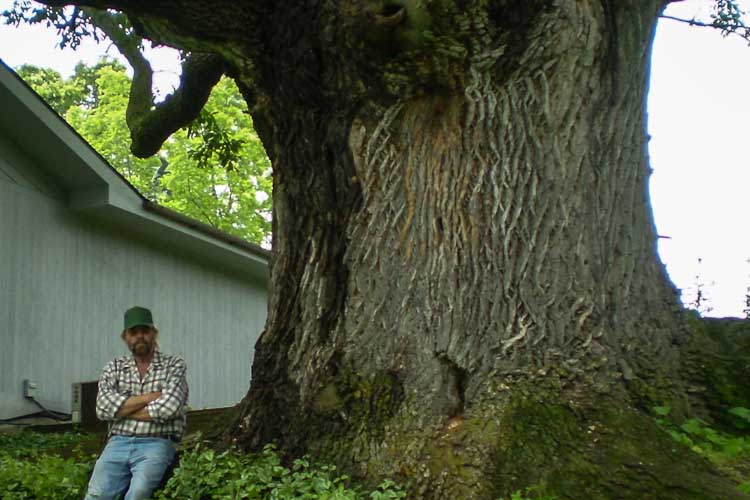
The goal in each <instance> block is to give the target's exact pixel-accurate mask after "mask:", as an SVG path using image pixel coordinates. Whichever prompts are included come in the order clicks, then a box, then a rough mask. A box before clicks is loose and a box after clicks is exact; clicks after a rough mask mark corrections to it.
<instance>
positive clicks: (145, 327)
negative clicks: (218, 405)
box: [85, 307, 188, 500]
mask: <svg viewBox="0 0 750 500" xmlns="http://www.w3.org/2000/svg"><path fill="white" fill-rule="evenodd" d="M158 335H159V331H158V330H157V329H156V328H155V327H154V322H153V319H152V316H151V311H149V310H148V309H146V308H143V307H133V308H131V309H128V310H127V311H126V312H125V329H124V330H123V331H122V334H121V337H122V339H123V340H124V341H125V343H126V344H127V346H128V349H130V352H131V353H132V356H122V357H119V358H115V359H113V360H112V361H110V362H109V363H107V366H105V367H104V370H103V371H102V376H101V378H100V379H99V395H98V396H97V398H96V415H97V417H99V419H100V420H106V421H108V422H109V439H108V441H107V445H106V447H105V448H104V451H103V452H102V454H101V456H100V457H99V460H97V462H96V466H95V467H94V472H93V474H92V475H91V480H90V481H89V487H88V493H87V494H86V499H85V500H111V499H115V498H119V497H120V495H122V493H125V499H124V500H141V499H145V498H149V497H150V496H151V493H152V492H153V491H154V489H156V487H157V486H158V485H159V483H160V482H161V479H162V476H163V475H164V471H165V470H166V469H167V467H168V466H169V464H170V463H171V462H172V459H173V458H174V454H175V444H176V443H178V442H179V441H180V439H181V438H182V435H183V433H184V430H185V413H186V405H187V398H188V385H187V380H186V379H185V372H186V367H185V361H183V360H182V358H179V357H177V356H170V355H168V354H163V353H161V352H159V350H158V343H157V337H158Z"/></svg>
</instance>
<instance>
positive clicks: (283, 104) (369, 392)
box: [35, 0, 741, 499]
mask: <svg viewBox="0 0 750 500" xmlns="http://www.w3.org/2000/svg"><path fill="white" fill-rule="evenodd" d="M45 3H46V4H48V5H52V6H59V5H61V4H63V3H66V2H57V1H54V0H49V1H47V2H45ZM73 3H77V4H79V5H83V6H86V8H84V9H83V10H68V11H62V10H59V9H57V8H56V7H53V8H49V9H44V10H42V11H39V12H37V13H36V14H35V15H36V19H41V18H43V19H47V20H50V21H51V22H53V23H56V24H58V25H59V26H61V27H62V28H63V29H65V30H66V31H65V32H66V33H70V31H69V30H71V29H72V30H73V32H74V33H75V29H74V28H72V26H76V25H78V24H79V23H78V22H77V21H80V20H81V19H82V17H81V16H83V18H84V20H86V21H91V22H94V23H95V24H96V25H97V26H98V27H99V28H100V29H102V30H103V31H106V32H107V33H108V36H111V38H113V39H114V40H115V41H116V42H117V44H118V46H119V47H121V50H124V51H125V53H129V54H130V55H129V60H130V61H131V64H133V65H134V79H133V86H132V88H131V93H130V101H129V105H128V113H127V121H128V124H129V128H130V130H131V137H132V146H131V149H132V150H133V151H134V152H136V153H137V154H138V155H141V156H148V155H149V154H153V153H154V152H155V151H156V150H158V147H159V145H160V144H161V143H162V142H163V141H164V140H166V138H167V137H169V135H170V134H171V133H173V132H174V131H176V130H178V129H179V128H180V127H181V126H183V125H184V124H185V123H188V122H189V121H191V120H192V119H194V118H195V117H196V116H197V115H198V113H199V112H200V108H201V107H202V106H203V104H204V102H205V97H206V96H207V94H208V90H209V89H210V88H212V87H213V86H214V85H215V84H216V82H217V81H218V80H219V78H220V75H221V74H224V73H226V74H228V75H229V76H231V77H232V78H234V79H235V81H236V82H237V83H238V87H239V89H240V91H241V93H242V95H243V96H244V98H245V100H246V102H247V103H248V107H249V109H250V112H251V114H252V116H253V119H254V122H255V124H256V126H257V130H258V133H259V135H260V137H261V138H262V140H263V142H264V144H265V146H266V150H267V151H268V153H269V156H270V158H271V160H272V163H273V169H274V202H273V203H274V209H273V210H274V212H273V214H274V232H273V248H274V252H275V258H274V265H273V270H272V278H271V297H270V304H269V316H268V322H267V326H266V330H265V332H264V333H263V335H262V337H261V338H260V340H259V342H258V344H257V346H256V355H255V358H254V359H255V361H254V366H253V380H252V386H251V388H250V391H249V393H248V395H247V397H246V398H245V399H244V400H243V402H242V403H241V405H240V408H239V416H238V418H237V420H236V421H235V422H234V423H233V424H232V425H231V426H230V429H229V430H228V431H227V435H226V437H227V440H229V441H231V442H234V443H236V444H238V445H240V446H242V447H244V448H247V449H257V448H259V447H260V446H262V445H263V444H264V443H266V442H269V441H277V442H278V443H279V445H280V447H281V450H282V451H283V452H285V453H286V454H287V455H290V456H293V455H298V454H302V453H305V452H313V453H316V454H318V455H319V456H323V457H325V458H328V459H333V460H336V461H337V462H338V463H339V464H340V465H342V466H343V467H346V468H347V469H348V470H349V471H351V472H353V473H354V474H357V475H358V476H361V477H364V478H367V479H369V480H377V478H378V477H380V476H383V475H395V476H398V477H400V478H401V479H402V480H403V481H405V482H406V484H407V485H408V487H409V489H410V491H411V493H412V495H413V496H415V497H423V498H494V497H496V496H498V495H507V494H508V493H509V492H510V491H513V490H515V489H517V488H519V487H522V486H525V485H528V484H530V483H539V484H540V485H542V487H543V488H544V489H545V490H546V491H550V492H554V493H556V494H558V495H559V496H560V497H563V498H589V497H590V498H638V499H640V498H644V497H650V498H735V497H736V498H741V494H740V493H739V492H738V491H736V490H735V489H734V488H733V485H732V484H730V482H729V481H727V480H726V479H724V478H722V477H720V476H719V475H718V474H717V472H716V471H715V470H712V469H711V468H710V467H709V466H708V465H707V464H706V463H705V462H704V461H703V460H701V459H699V458H697V457H695V456H694V455H692V454H691V453H690V452H689V451H688V450H681V451H680V452H679V453H673V452H672V450H674V449H675V446H674V444H673V443H672V441H671V440H670V439H671V438H669V436H667V435H666V434H665V433H664V432H662V431H661V430H659V429H658V428H656V427H655V424H654V423H653V420H652V419H651V417H650V416H648V415H647V413H646V412H645V411H644V410H646V409H647V408H648V407H650V406H652V405H654V404H656V403H660V404H667V405H669V406H670V407H672V408H674V409H675V412H676V413H684V412H686V411H688V410H689V409H690V407H689V405H688V399H687V397H686V392H685V390H684V389H683V387H684V384H683V377H682V373H683V372H682V368H683V363H682V361H684V359H683V357H682V354H681V351H680V348H679V346H681V345H684V344H686V343H688V342H689V341H690V339H691V336H690V334H689V331H688V329H687V327H686V324H685V322H684V321H683V320H682V316H681V315H680V307H679V305H678V301H677V296H676V292H675V290H674V288H673V287H672V286H671V284H670V282H669V280H668V279H667V277H666V274H665V271H664V269H663V266H662V265H661V263H660V262H659V260H658V258H657V256H656V234H655V232H654V227H653V222H652V219H651V213H650V208H649V204H648V195H647V180H648V176H649V173H650V169H649V166H648V159H647V155H646V135H645V121H646V117H645V111H644V109H645V106H644V100H645V96H646V82H647V76H648V64H649V51H650V47H651V43H652V38H653V32H654V27H655V23H656V20H657V18H658V16H659V13H660V12H661V11H662V9H663V7H664V6H665V5H666V3H667V2H666V1H664V0H618V1H616V2H615V1H611V0H599V1H595V0H592V1H579V0H530V1H526V2H509V1H505V0H494V1H493V0H468V1H451V0H445V1H432V2H417V1H411V0H397V1H383V2H380V1H371V0H362V1H337V0H319V1H315V0H313V1H309V2H292V3H289V2H283V3H282V2H272V1H264V0H255V1H253V2H246V3H240V4H238V3H236V2H226V1H216V2H212V3H211V4H210V7H207V4H205V3H204V2H194V1H190V0H185V1H183V2H179V3H176V2H172V1H166V0H165V1H157V0H153V1H151V2H147V3H144V2H135V1H130V0H115V1H108V2H101V1H98V0H80V1H78V2H73ZM723 4H726V2H718V3H717V5H723ZM90 7H98V8H101V9H104V8H107V9H115V10H117V11H122V12H124V13H126V15H127V17H128V22H127V23H126V22H125V20H124V19H123V17H122V15H121V14H116V13H114V12H113V11H106V12H105V11H94V10H91V9H90ZM84 24H85V23H84ZM113 25H116V27H117V29H112V26H113ZM130 26H133V27H134V28H131V27H130ZM83 29H84V30H86V29H89V30H90V28H83ZM133 32H137V34H138V35H139V36H147V37H149V38H151V39H152V40H155V41H157V42H159V43H167V44H170V45H173V46H177V47H180V48H182V49H185V50H187V51H190V53H189V55H188V56H187V57H186V58H185V64H184V70H183V78H182V83H181V86H180V88H179V89H177V91H176V92H175V94H174V95H173V96H171V97H170V98H168V99H167V100H165V101H164V103H163V104H158V103H155V102H154V101H153V98H152V97H151V95H150V67H149V66H148V64H147V62H144V60H142V57H139V55H138V54H137V53H135V51H134V50H133V47H134V45H133V43H132V41H131V42H128V39H126V37H125V35H130V34H132V33H133Z"/></svg>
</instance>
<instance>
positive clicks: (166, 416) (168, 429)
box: [96, 351, 188, 440]
mask: <svg viewBox="0 0 750 500" xmlns="http://www.w3.org/2000/svg"><path fill="white" fill-rule="evenodd" d="M186 369H187V368H186V365H185V361H184V360H183V359H182V358H180V357H178V356H170V355H169V354H162V353H160V352H159V351H156V352H155V353H154V357H153V359H152V360H151V365H149V367H148V371H146V375H145V376H144V378H143V380H141V377H140V374H139V373H138V366H137V365H136V364H135V359H134V358H133V356H122V357H119V358H115V359H113V360H112V361H110V362H109V363H107V365H106V366H105V367H104V370H102V376H101V378H100V379H99V394H98V395H97V397H96V416H97V417H98V418H99V419H100V420H105V421H107V422H109V434H110V435H113V434H116V435H124V436H151V437H170V438H174V439H178V440H179V439H181V438H182V435H183V434H184V432H185V415H186V413H187V399H188V385H187V379H186V378H185V374H186ZM154 391H161V397H160V398H159V399H157V400H155V401H152V402H150V403H149V404H148V405H146V410H147V411H148V414H149V415H150V416H151V420H150V421H144V420H135V419H132V418H127V417H125V418H119V417H117V416H116V414H117V411H118V410H119V409H120V407H121V406H122V404H123V403H124V402H125V401H126V400H127V399H128V398H129V397H131V396H140V395H141V394H147V393H149V392H154Z"/></svg>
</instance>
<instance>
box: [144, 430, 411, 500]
mask: <svg viewBox="0 0 750 500" xmlns="http://www.w3.org/2000/svg"><path fill="white" fill-rule="evenodd" d="M405 497H406V494H405V493H404V492H403V491H402V490H401V489H400V488H399V487H398V486H397V485H396V484H395V483H394V482H393V481H389V480H386V481H383V482H382V483H381V484H380V485H379V486H378V487H377V488H376V489H375V490H374V491H369V492H366V491H364V490H362V489H361V488H358V487H356V486H353V485H351V484H350V481H349V478H348V477H347V476H345V475H341V474H339V473H338V471H337V470H336V467H334V466H331V465H312V464H311V462H310V461H309V459H299V460H295V461H294V462H293V464H292V466H291V468H287V467H284V466H283V465H282V464H281V460H280V458H279V456H278V455H277V453H276V451H275V450H274V448H273V447H272V446H266V448H265V449H264V450H263V452H262V453H260V454H257V455H253V454H240V453H236V452H233V451H231V450H230V451H225V452H223V453H216V452H215V451H214V450H211V449H210V448H205V447H203V446H202V445H201V444H200V443H199V444H198V445H196V446H195V447H194V448H192V449H189V450H186V451H184V452H183V453H182V456H181V459H180V463H179V465H178V467H177V468H176V469H175V471H174V475H173V476H172V478H171V479H170V480H169V482H168V483H167V485H166V486H165V487H164V489H163V490H162V491H160V492H159V493H158V494H157V495H156V499H160V500H172V499H174V500H177V499H180V500H202V499H205V498H211V499H216V500H230V499H232V500H233V499H240V498H242V499H269V500H292V499H325V500H360V499H370V500H391V499H394V500H395V499H400V498H405Z"/></svg>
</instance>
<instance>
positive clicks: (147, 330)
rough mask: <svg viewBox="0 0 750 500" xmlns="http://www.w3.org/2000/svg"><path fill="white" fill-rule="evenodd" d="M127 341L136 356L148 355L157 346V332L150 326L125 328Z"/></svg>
mask: <svg viewBox="0 0 750 500" xmlns="http://www.w3.org/2000/svg"><path fill="white" fill-rule="evenodd" d="M125 343H127V344H128V349H130V352H132V353H133V354H135V355H136V356H148V355H149V354H151V353H152V352H153V350H154V348H155V347H156V334H155V333H154V329H153V328H151V327H150V326H145V325H139V326H134V327H133V328H128V329H127V330H125Z"/></svg>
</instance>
